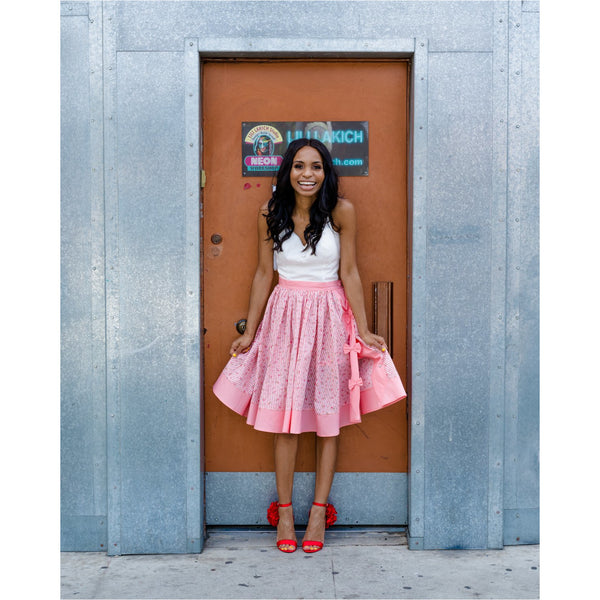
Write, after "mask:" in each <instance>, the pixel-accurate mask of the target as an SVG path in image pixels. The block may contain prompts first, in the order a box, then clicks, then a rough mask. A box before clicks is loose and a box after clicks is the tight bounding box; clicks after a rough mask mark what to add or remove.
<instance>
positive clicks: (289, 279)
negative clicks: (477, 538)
mask: <svg viewBox="0 0 600 600" xmlns="http://www.w3.org/2000/svg"><path fill="white" fill-rule="evenodd" d="M258 246H259V248H258V265H257V268H256V273H255V275H254V280H253V283H252V287H251V290H250V303H249V307H248V319H247V322H246V330H245V332H244V333H243V334H242V335H241V336H240V337H238V338H237V339H236V340H234V341H233V343H232V345H231V348H230V354H231V359H230V361H229V362H228V363H227V365H226V367H225V369H224V370H223V372H222V373H221V375H220V376H219V378H218V379H217V381H216V383H215V385H214V387H213V391H214V392H215V395H216V396H217V397H218V398H219V399H220V400H221V401H222V402H223V404H225V405H226V406H228V407H229V408H231V409H232V410H234V411H235V412H237V413H238V414H240V415H242V416H245V417H247V423H248V424H249V425H251V426H253V427H254V428H255V429H257V430H259V431H266V432H272V433H274V434H276V435H275V446H274V447H275V457H274V458H275V478H276V485H277V493H278V496H279V502H274V503H273V504H272V505H271V507H270V509H269V512H268V515H269V522H270V523H271V524H273V525H276V526H277V547H278V548H279V549H280V550H281V551H282V552H293V551H294V550H296V547H297V542H296V537H295V532H294V519H293V512H292V506H291V500H292V487H293V483H294V471H295V465H296V454H297V451H298V437H299V436H298V434H300V433H303V432H308V431H314V432H316V434H317V445H316V446H317V447H316V456H317V465H316V478H315V491H314V502H313V505H312V508H311V510H310V514H309V521H308V526H307V528H306V533H305V536H304V540H303V542H302V549H303V550H304V551H305V552H318V551H319V550H320V549H321V548H322V547H323V542H324V539H325V528H326V527H328V526H329V525H330V524H333V523H334V522H335V520H336V514H337V513H336V511H335V509H334V508H333V505H331V504H328V502H327V500H328V497H329V493H330V490H331V485H332V483H333V477H334V474H335V469H336V460H337V451H338V439H339V433H340V427H344V426H347V425H351V424H355V423H360V422H361V414H365V413H368V412H373V411H376V410H378V409H380V408H383V407H384V406H388V405H390V404H393V403H395V402H397V401H399V400H402V399H403V398H405V397H406V393H405V391H404V387H403V386H402V382H401V380H400V377H399V375H398V373H397V371H396V368H395V367H394V363H393V362H392V359H391V358H390V355H389V353H388V352H387V349H386V345H385V340H384V339H383V338H382V337H381V336H379V335H376V334H374V333H371V331H369V327H368V325H367V316H366V310H365V301H364V296H363V289H362V283H361V280H360V276H359V273H358V267H357V264H356V215H355V211H354V206H353V205H352V204H351V203H350V202H349V201H348V200H346V199H342V198H339V197H338V177H337V174H336V171H335V168H334V167H333V163H332V159H331V155H330V154H329V151H328V150H327V148H326V147H325V146H324V145H323V144H322V143H321V142H319V141H318V140H314V139H307V138H302V139H299V140H295V141H294V142H292V143H291V144H290V145H289V146H288V149H287V150H286V153H285V155H284V157H283V161H282V164H281V168H280V169H279V171H278V173H277V185H276V187H275V190H274V192H273V195H272V197H271V199H270V200H269V202H268V203H265V204H263V206H262V207H261V208H260V210H259V214H258ZM274 267H275V268H276V270H277V271H278V273H279V283H278V285H277V286H276V287H275V289H274V290H273V292H272V294H271V296H270V297H269V291H270V289H271V284H272V281H273V269H274ZM267 299H268V302H267ZM265 303H266V308H265V313H264V318H263V319H262V321H261V320H260V315H261V314H262V312H263V308H264V307H265ZM280 509H281V510H280Z"/></svg>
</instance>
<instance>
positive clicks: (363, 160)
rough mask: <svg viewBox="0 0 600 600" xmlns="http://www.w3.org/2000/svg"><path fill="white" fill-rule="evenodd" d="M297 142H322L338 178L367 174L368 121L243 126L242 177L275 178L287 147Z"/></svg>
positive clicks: (280, 122) (252, 123)
mask: <svg viewBox="0 0 600 600" xmlns="http://www.w3.org/2000/svg"><path fill="white" fill-rule="evenodd" d="M299 138H309V139H317V140H319V141H320V142H323V144H324V145H325V146H326V147H327V149H328V150H329V151H330V152H331V156H332V159H333V164H334V165H335V167H336V169H337V172H338V174H339V175H340V176H355V177H357V176H358V177H365V176H367V175H368V174H369V122H368V121H272V122H255V121H252V122H244V123H242V175H243V176H244V177H265V176H269V175H275V174H276V173H277V171H278V170H279V166H280V165H281V161H282V158H283V154H284V153H285V151H286V149H287V147H288V145H289V144H290V142H292V141H293V140H296V139H299Z"/></svg>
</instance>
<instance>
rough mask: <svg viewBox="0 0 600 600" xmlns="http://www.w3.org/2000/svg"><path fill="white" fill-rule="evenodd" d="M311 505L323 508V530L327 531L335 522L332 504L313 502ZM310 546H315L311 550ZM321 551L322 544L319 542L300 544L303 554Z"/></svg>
mask: <svg viewBox="0 0 600 600" xmlns="http://www.w3.org/2000/svg"><path fill="white" fill-rule="evenodd" d="M313 505H314V506H320V507H321V508H323V507H325V529H327V528H328V527H329V526H330V525H333V524H334V523H335V522H336V521H337V511H336V510H335V507H334V506H333V504H329V503H327V504H321V503H320V502H313ZM311 510H312V508H311ZM309 516H310V512H309ZM311 546H315V548H312V549H311V548H310V547H311ZM322 549H323V542H320V541H318V540H304V541H303V542H302V550H304V552H306V553H311V552H318V551H319V550H322Z"/></svg>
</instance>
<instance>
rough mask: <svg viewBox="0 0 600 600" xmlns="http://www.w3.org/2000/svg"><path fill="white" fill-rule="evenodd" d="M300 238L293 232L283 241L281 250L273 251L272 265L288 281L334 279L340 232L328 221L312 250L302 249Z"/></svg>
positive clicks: (335, 278) (337, 262) (338, 262)
mask: <svg viewBox="0 0 600 600" xmlns="http://www.w3.org/2000/svg"><path fill="white" fill-rule="evenodd" d="M303 250H304V245H303V244H302V240H301V239H300V237H299V236H298V235H297V234H296V233H292V235H291V236H290V237H289V238H288V239H287V240H285V242H283V244H282V246H281V250H280V251H277V252H273V267H274V269H275V270H276V271H277V272H278V273H279V275H280V276H281V277H283V278H284V279H289V280H290V281H336V280H337V279H339V277H338V269H339V266H340V234H339V233H338V232H337V231H335V230H334V229H333V227H332V226H331V223H329V222H328V223H327V224H326V225H325V227H324V228H323V233H322V235H321V239H320V240H319V243H318V244H317V249H316V253H315V254H312V253H311V249H310V248H308V249H307V250H306V251H304V252H303Z"/></svg>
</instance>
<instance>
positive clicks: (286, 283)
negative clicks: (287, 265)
mask: <svg viewBox="0 0 600 600" xmlns="http://www.w3.org/2000/svg"><path fill="white" fill-rule="evenodd" d="M279 285H280V286H281V287H285V288H296V289H306V290H341V289H342V288H343V286H342V282H341V281H340V280H339V279H336V280H335V281H292V280H290V279H284V278H283V277H279Z"/></svg>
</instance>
